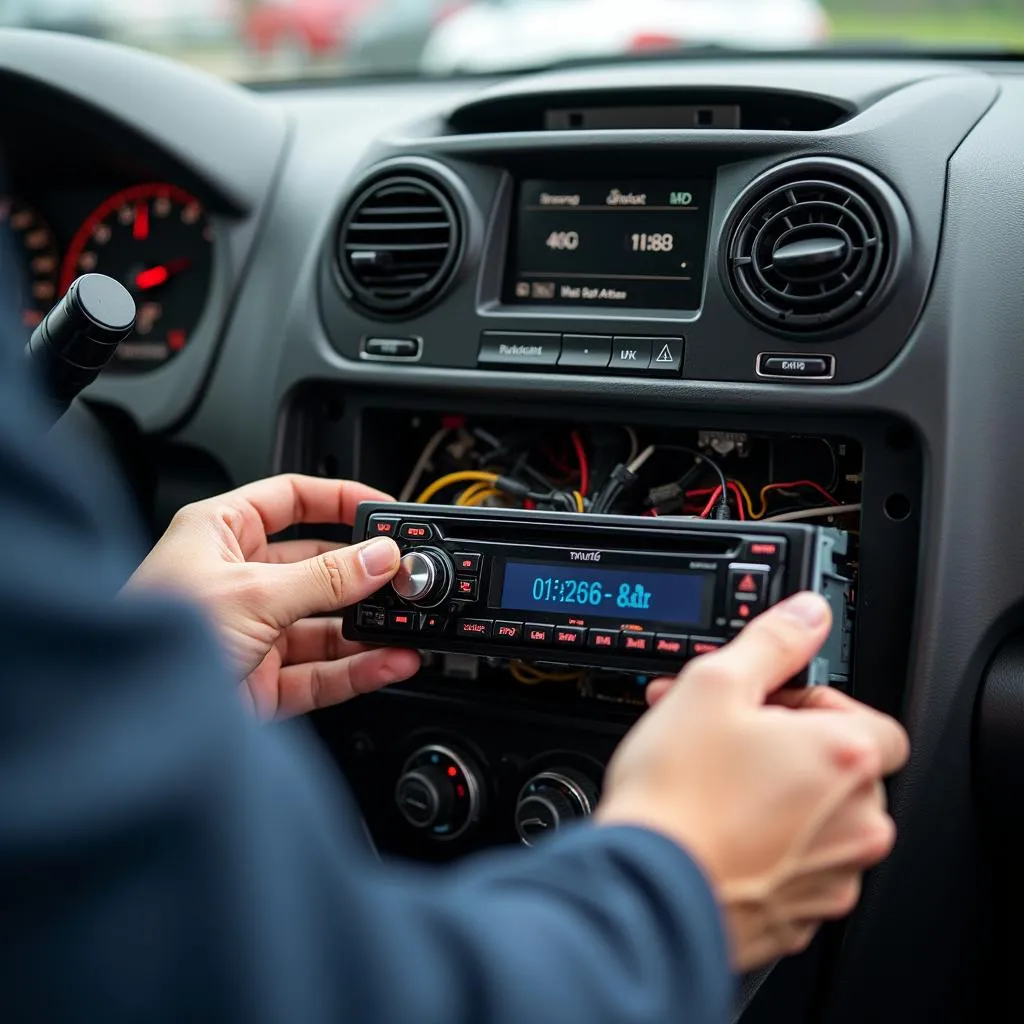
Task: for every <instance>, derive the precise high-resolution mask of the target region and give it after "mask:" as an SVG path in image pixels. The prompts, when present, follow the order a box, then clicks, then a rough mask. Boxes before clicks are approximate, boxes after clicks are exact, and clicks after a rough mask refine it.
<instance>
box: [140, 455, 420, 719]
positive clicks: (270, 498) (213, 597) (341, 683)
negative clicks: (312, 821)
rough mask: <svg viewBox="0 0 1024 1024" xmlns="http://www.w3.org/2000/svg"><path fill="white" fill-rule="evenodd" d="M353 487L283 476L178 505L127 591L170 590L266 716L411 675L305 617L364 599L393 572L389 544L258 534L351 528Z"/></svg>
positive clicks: (412, 670) (399, 659) (407, 659)
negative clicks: (213, 635)
mask: <svg viewBox="0 0 1024 1024" xmlns="http://www.w3.org/2000/svg"><path fill="white" fill-rule="evenodd" d="M390 500H391V499H390V498H389V497H388V495H386V494H381V493H380V492H379V491H375V490H373V489H372V488H370V487H366V486H364V485H363V484H358V483H353V482H351V481H345V480H340V481H339V480H323V479H320V478H317V477H308V476H298V475H286V476H277V477H271V478H270V479H268V480H260V481H258V482H256V483H253V484H249V485H247V486H245V487H240V488H239V489H238V490H235V491H230V492H229V493H227V494H222V495H219V496H218V497H216V498H209V499H207V500H206V501H200V502H196V503H195V504H193V505H187V506H186V507H185V508H183V509H182V510H181V511H180V512H179V513H178V514H177V515H176V516H175V517H174V519H173V520H172V522H171V525H170V526H169V527H168V529H167V532H166V533H165V534H164V535H163V537H162V538H161V539H160V541H159V542H158V543H157V545H156V547H154V548H153V550H152V551H151V552H150V554H149V556H148V557H147V558H146V560H145V561H144V562H143V563H142V565H141V566H140V567H139V569H138V570H137V571H136V573H135V574H134V575H133V576H132V578H131V580H130V581H129V584H128V589H129V590H130V589H133V588H141V587H148V588H160V589H164V590H175V591H178V592H179V593H182V594H184V595H185V596H186V597H190V598H192V599H193V600H196V601H198V602H199V603H200V604H201V605H203V606H204V607H205V608H206V610H207V612H208V613H209V614H210V615H211V616H212V617H213V619H214V622H215V623H216V625H217V627H218V629H219V632H220V635H221V639H222V640H223V642H224V644H225V646H226V649H227V651H228V654H229V655H230V657H231V659H232V662H233V664H234V666H235V667H236V669H237V671H238V675H239V678H240V679H243V680H244V684H245V690H246V692H247V694H248V696H249V698H250V699H251V702H252V704H253V707H254V708H255V710H256V712H257V713H258V714H259V715H260V716H261V717H264V718H271V717H273V716H275V715H279V716H287V715H298V714H303V713H305V712H307V711H311V710H313V709H315V708H321V707H326V706H328V705H331V704H337V703H339V702H341V701H343V700H347V699H348V698H349V697H353V696H355V695H356V694H361V693H369V692H370V691H372V690H377V689H379V688H380V687H382V686H386V685H387V684H388V683H393V682H399V681H400V680H403V679H408V678H409V677H410V676H412V675H415V674H416V672H417V671H418V670H419V667H420V659H419V656H418V655H417V654H416V653H415V652H413V651H403V650H391V649H374V650H369V649H366V648H364V647H363V646H361V645H359V644H356V643H352V642H350V641H348V640H345V639H344V637H343V636H342V634H341V620H340V619H339V618H311V616H314V615H320V614H321V613H325V612H328V613H329V612H335V611H337V610H338V609H341V608H344V607H346V606H348V605H351V604H355V603H356V602H357V601H361V600H362V599H363V598H365V597H369V596H370V595H371V594H373V593H374V592H375V591H377V590H378V589H379V588H380V587H382V586H384V584H386V583H387V582H388V581H389V580H390V579H391V577H392V576H394V574H395V572H396V571H397V570H398V563H399V551H398V546H397V545H396V544H395V542H394V541H393V540H389V539H387V538H378V539H376V540H370V541H364V542H363V543H361V544H355V545H352V546H351V547H341V548H339V547H338V546H337V545H335V544H329V543H327V542H325V541H318V540H295V541H281V542H279V543H275V544H271V543H269V542H268V540H267V538H268V536H272V535H273V534H276V533H280V532H281V531H282V530H285V529H287V528H288V527H290V526H294V525H295V524H297V523H345V524H347V525H351V524H352V522H353V518H354V516H355V510H356V506H357V505H358V504H359V502H361V501H390Z"/></svg>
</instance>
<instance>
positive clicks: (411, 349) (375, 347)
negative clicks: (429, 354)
mask: <svg viewBox="0 0 1024 1024" xmlns="http://www.w3.org/2000/svg"><path fill="white" fill-rule="evenodd" d="M422 352H423V340H422V339H421V338H365V339H364V340H363V347H362V348H361V349H360V350H359V355H360V358H362V359H371V360H380V361H383V362H396V363H412V362H415V361H416V360H417V359H419V357H420V355H421V354H422Z"/></svg>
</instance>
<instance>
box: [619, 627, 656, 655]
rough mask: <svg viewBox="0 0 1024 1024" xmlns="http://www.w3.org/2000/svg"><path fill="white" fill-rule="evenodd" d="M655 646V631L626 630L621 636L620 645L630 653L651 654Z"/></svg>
mask: <svg viewBox="0 0 1024 1024" xmlns="http://www.w3.org/2000/svg"><path fill="white" fill-rule="evenodd" d="M653 646H654V634H653V633H628V632H626V633H623V634H622V635H621V636H620V637H619V647H621V648H622V649H623V650H624V651H629V653H630V654H650V653H651V648H652V647H653Z"/></svg>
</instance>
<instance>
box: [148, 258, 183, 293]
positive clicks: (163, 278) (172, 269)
mask: <svg viewBox="0 0 1024 1024" xmlns="http://www.w3.org/2000/svg"><path fill="white" fill-rule="evenodd" d="M190 262H191V261H190V260H174V261H173V262H171V263H166V264H163V265H160V266H155V267H150V268H149V269H148V270H143V271H141V272H140V273H139V274H137V275H136V277H135V287H136V288H138V289H139V291H142V292H145V291H149V289H150V288H159V287H160V285H162V284H166V282H167V281H168V280H169V279H170V278H172V277H173V276H174V275H175V274H180V273H181V272H182V271H183V270H187V269H188V266H189V263H190Z"/></svg>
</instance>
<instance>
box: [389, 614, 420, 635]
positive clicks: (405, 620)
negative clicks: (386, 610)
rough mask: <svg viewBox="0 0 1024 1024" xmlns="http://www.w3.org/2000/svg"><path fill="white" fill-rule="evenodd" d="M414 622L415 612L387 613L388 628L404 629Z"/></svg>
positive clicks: (411, 625) (410, 627) (411, 626)
mask: <svg viewBox="0 0 1024 1024" xmlns="http://www.w3.org/2000/svg"><path fill="white" fill-rule="evenodd" d="M415 624H416V613H415V612H391V613H390V614H389V615H388V628H389V629H395V630H401V631H403V632H404V631H405V630H407V629H412V628H413V626H414V625H415Z"/></svg>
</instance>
